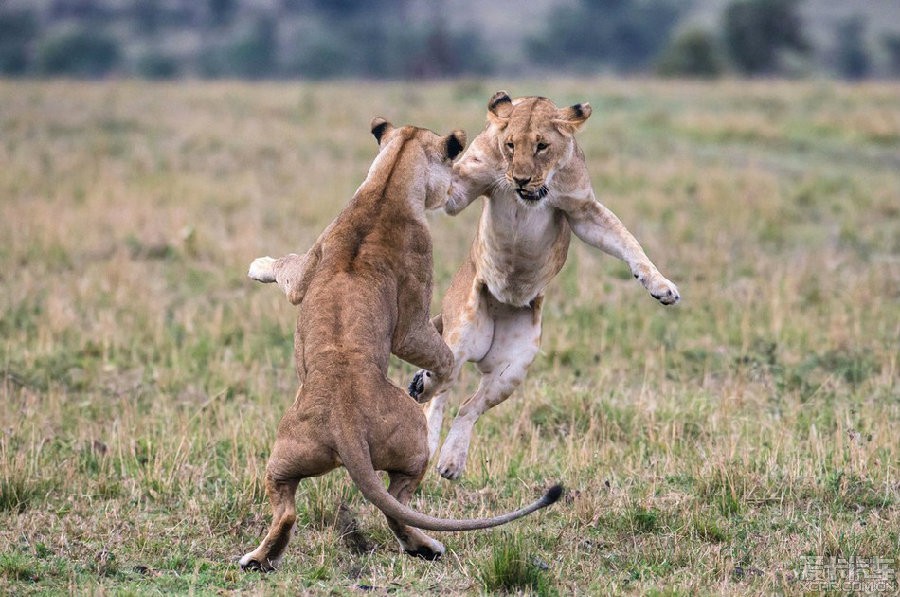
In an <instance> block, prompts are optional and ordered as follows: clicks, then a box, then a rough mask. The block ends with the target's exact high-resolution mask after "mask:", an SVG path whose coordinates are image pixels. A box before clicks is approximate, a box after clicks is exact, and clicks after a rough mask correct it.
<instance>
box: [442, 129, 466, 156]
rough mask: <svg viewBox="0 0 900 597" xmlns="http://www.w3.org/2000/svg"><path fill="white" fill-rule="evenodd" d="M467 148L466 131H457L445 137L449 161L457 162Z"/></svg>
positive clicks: (445, 150)
mask: <svg viewBox="0 0 900 597" xmlns="http://www.w3.org/2000/svg"><path fill="white" fill-rule="evenodd" d="M465 146H466V131H463V130H455V131H453V132H452V133H450V134H449V135H447V136H446V137H444V153H445V154H446V156H447V159H449V160H455V159H456V156H458V155H459V154H461V153H462V150H463V148H464V147H465Z"/></svg>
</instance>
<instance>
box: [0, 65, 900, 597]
mask: <svg viewBox="0 0 900 597" xmlns="http://www.w3.org/2000/svg"><path fill="white" fill-rule="evenodd" d="M501 87H504V88H508V89H509V91H510V92H512V93H513V95H525V94H540V95H547V96H549V97H551V98H553V99H555V100H556V101H557V102H558V103H560V104H562V103H570V102H576V101H590V102H591V104H592V105H593V107H594V115H593V117H592V118H591V120H590V121H589V122H588V123H587V126H586V130H585V131H584V132H583V133H582V134H581V136H580V139H581V143H582V146H583V148H584V149H585V152H586V154H587V158H588V162H589V169H590V172H591V175H592V180H593V182H594V187H595V189H596V191H597V195H598V197H599V198H600V199H601V201H603V202H604V203H605V204H606V205H607V206H608V207H610V208H611V209H613V210H614V211H615V212H616V213H617V214H618V215H619V216H620V217H621V219H622V220H623V221H624V222H625V224H626V225H627V226H628V227H629V229H630V230H631V231H632V232H633V233H634V234H635V236H637V237H638V239H639V240H641V242H642V244H643V246H644V248H645V250H646V252H647V253H648V255H649V256H650V257H651V259H653V260H654V261H655V262H656V264H657V265H658V266H659V268H660V270H661V271H662V272H663V274H664V275H666V276H667V277H669V278H671V279H672V280H674V281H675V282H676V283H677V284H678V285H679V288H680V290H681V293H682V296H683V300H682V303H681V304H680V305H678V306H677V307H674V308H663V307H661V306H659V305H658V304H656V302H655V301H654V300H652V299H651V298H650V297H649V296H647V295H646V293H645V292H644V291H643V289H642V288H641V287H640V285H638V284H637V283H636V282H634V280H631V279H630V278H631V276H630V274H629V272H628V269H627V267H626V266H624V265H623V264H622V263H619V262H617V261H616V260H614V259H612V258H610V257H608V256H604V255H601V254H599V253H598V252H597V251H594V250H591V249H588V248H587V247H585V246H584V245H582V244H579V243H577V242H576V243H574V244H573V247H572V249H571V250H570V255H569V263H568V264H567V266H566V268H565V269H564V270H563V272H562V273H561V274H560V276H559V278H558V279H557V280H556V281H555V282H554V283H553V285H552V286H551V287H550V288H549V290H548V293H547V294H548V299H547V302H546V303H545V304H546V305H547V306H546V308H545V321H544V339H543V354H542V355H540V356H539V357H538V359H537V360H536V362H535V364H534V366H533V367H532V369H531V372H530V376H529V378H528V379H527V380H526V382H525V383H524V384H523V386H522V387H521V388H520V390H519V391H518V392H517V394H516V395H514V396H513V398H511V399H510V400H509V401H507V402H506V403H504V404H503V405H502V406H500V407H498V408H496V409H494V410H493V411H491V412H490V413H489V414H488V415H487V416H485V417H484V418H483V419H482V421H481V422H480V423H479V427H478V428H477V430H476V431H477V435H476V440H475V443H474V445H473V451H472V453H471V454H470V458H469V467H468V471H467V473H466V475H465V477H464V478H463V479H462V480H461V481H460V482H457V483H450V482H447V481H445V480H443V479H440V478H439V477H438V475H437V474H436V473H435V472H434V471H433V470H432V471H431V472H429V475H428V476H427V477H426V480H425V482H424V483H423V485H422V488H421V490H420V491H419V493H418V495H417V496H416V497H415V498H414V499H413V505H414V507H416V508H418V509H420V510H422V511H424V512H427V513H431V514H435V515H440V516H455V517H474V516H480V515H484V514H487V513H492V512H499V511H502V510H507V509H511V508H513V507H515V506H517V505H519V504H522V503H524V502H526V501H530V500H531V499H533V498H535V497H536V496H537V495H538V494H539V493H540V491H541V490H542V488H544V487H546V486H547V485H549V484H550V483H551V482H553V481H557V480H559V481H561V482H563V483H564V484H565V485H566V486H567V488H569V492H568V494H567V496H566V497H565V499H564V500H563V501H561V502H560V503H559V504H557V505H556V506H554V507H552V508H550V509H549V510H546V511H543V512H542V513H539V514H537V515H535V516H533V517H530V518H528V519H526V520H523V521H519V522H517V523H514V524H513V525H510V526H508V527H505V528H501V529H497V530H493V531H483V532H474V533H468V534H466V533H446V534H440V535H438V537H439V539H440V540H441V541H443V542H444V543H445V544H446V545H447V547H448V553H447V554H446V556H445V557H444V558H443V559H442V560H441V561H439V562H436V563H428V562H423V561H418V560H413V559H411V558H408V557H406V556H405V555H402V554H401V553H400V552H399V550H398V547H397V545H396V543H395V541H394V539H393V536H392V535H391V534H390V532H389V530H388V529H387V526H386V525H385V523H384V520H383V517H382V516H381V514H380V513H379V512H377V511H376V510H375V509H374V508H373V507H372V506H370V505H369V504H368V503H367V502H366V501H365V500H364V499H363V498H362V497H361V495H360V494H359V492H358V491H357V490H356V489H355V488H354V487H353V486H352V483H351V482H350V481H349V478H348V477H347V475H346V473H345V472H343V471H336V472H334V473H332V474H330V475H328V476H325V477H322V478H319V479H315V480H310V481H305V482H304V483H303V484H302V485H301V490H300V492H299V495H298V512H299V517H300V525H299V527H298V531H297V533H296V534H295V538H294V540H293V542H292V543H291V545H290V547H289V548H288V552H287V555H286V558H285V561H284V565H283V568H282V569H281V570H280V571H278V572H277V573H274V574H269V575H260V574H258V573H246V574H245V573H242V572H240V570H239V569H238V567H237V565H236V563H235V557H236V556H239V555H240V554H242V553H244V552H245V551H247V550H249V549H251V548H253V547H255V545H256V544H257V543H258V541H259V539H260V537H261V535H262V533H263V532H264V529H265V528H266V525H267V524H268V521H269V516H270V513H269V510H268V504H267V502H266V499H265V496H264V495H263V491H262V485H261V477H262V474H263V471H264V467H265V462H266V459H267V457H268V453H269V449H270V447H271V444H272V441H273V438H274V433H275V427H276V425H277V422H278V419H279V418H280V416H281V414H282V412H283V411H284V409H285V408H286V407H287V406H288V405H289V403H290V402H291V400H292V399H293V392H294V391H295V376H294V373H293V370H292V360H291V350H292V339H291V334H292V330H293V324H294V322H293V318H294V311H293V308H292V307H291V306H290V305H289V304H288V303H287V301H285V299H284V297H283V296H282V295H281V294H280V293H279V292H278V291H277V290H275V289H274V288H273V287H264V286H261V285H258V284H254V283H251V282H250V281H249V280H248V279H247V278H246V277H245V272H246V267H247V265H248V264H249V262H250V261H251V260H252V259H253V258H255V257H257V256H260V255H265V254H270V255H280V254H283V253H286V252H290V251H298V250H305V249H306V247H308V246H309V245H310V244H311V242H312V241H313V239H314V238H315V237H316V236H317V235H318V233H319V231H321V229H322V228H323V227H324V226H325V225H326V224H327V223H328V222H329V221H330V219H331V218H332V217H333V216H334V215H335V214H336V213H337V212H338V211H339V210H340V209H341V208H342V207H343V205H344V204H345V203H346V201H347V200H348V199H349V197H350V196H351V195H352V193H353V191H354V190H355V188H356V187H357V186H358V184H359V183H360V182H361V181H362V179H363V177H364V176H365V172H366V169H367V167H368V163H369V162H370V160H371V159H372V157H373V155H374V152H375V142H374V140H373V139H372V138H371V136H370V135H369V132H368V122H369V120H370V118H371V117H372V116H374V115H376V114H381V115H384V116H387V117H389V118H390V119H391V120H393V121H394V122H395V123H398V124H399V123H414V124H418V125H422V126H427V127H429V128H432V129H434V130H437V131H439V132H447V131H449V130H451V129H453V128H456V127H462V128H464V129H466V130H467V131H468V133H469V135H470V138H471V137H473V136H474V135H475V134H476V133H477V132H478V131H479V130H480V128H481V125H482V122H483V119H484V106H485V103H486V101H487V99H488V97H489V96H490V95H491V93H492V92H493V91H494V90H495V89H496V88H501ZM479 210H480V207H478V206H473V207H472V208H470V209H469V210H467V212H464V213H463V214H462V215H461V216H459V217H457V218H449V217H447V216H444V215H435V216H434V217H433V218H431V222H432V226H433V233H434V237H435V245H436V248H435V253H436V254H435V267H436V280H437V284H436V288H437V292H438V293H440V292H443V290H444V289H446V287H447V284H448V282H449V278H450V276H451V274H452V272H453V271H454V270H455V268H456V267H457V265H458V264H459V262H460V260H461V259H462V257H463V255H464V254H465V252H466V251H467V246H468V243H469V241H470V239H471V237H472V232H473V229H474V224H475V221H476V218H477V212H478V211H479ZM0 289H2V292H0V317H2V319H0V405H2V408H0V593H13V594H27V593H57V592H78V593H81V592H92V593H114V594H121V593H124V594H129V593H133V594H161V593H168V592H176V593H189V592H190V593H197V594H204V593H205V594H209V593H220V592H230V591H242V592H248V593H282V592H283V593H287V594H296V593H303V592H310V593H314V594H317V593H335V594H355V593H362V592H369V591H371V592H374V593H375V594H385V593H395V594H420V593H429V592H433V593H438V592H440V593H447V594H456V593H475V594H478V593H489V592H494V591H502V590H508V591H511V592H516V591H523V592H534V593H538V594H555V593H559V594H583V595H589V594H591V595H592V594H604V593H612V594H619V593H632V594H650V593H657V594H684V595H693V594H732V593H733V594H745V593H747V594H771V593H781V592H783V593H789V594H797V593H804V592H806V591H808V590H812V591H816V590H817V589H823V588H824V589H829V588H830V589H832V590H834V591H835V593H840V592H843V591H840V590H839V588H838V587H837V586H836V585H835V584H834V583H832V584H830V585H829V584H827V583H826V584H822V583H820V584H818V585H816V584H814V583H815V581H816V580H817V579H818V580H820V581H821V580H822V579H825V578H826V577H825V576H824V574H823V573H818V576H817V575H816V573H814V572H811V570H810V569H809V568H807V569H806V570H804V566H805V563H809V562H810V561H811V560H810V559H809V558H810V557H813V556H820V557H825V558H847V559H848V560H849V559H850V558H854V557H855V558H867V559H866V560H863V561H864V562H872V561H873V560H872V558H881V560H878V561H879V562H881V565H882V566H883V567H885V566H888V567H889V566H893V569H894V570H895V571H896V570H897V568H898V567H900V561H898V560H900V465H898V463H900V441H898V439H897V437H898V436H897V432H898V429H900V381H898V380H900V362H898V346H900V87H898V86H897V85H877V84H872V85H865V86H859V87H851V86H842V85H836V84H831V83H790V84H789V83H774V82H760V83H754V84H744V83H736V82H724V83H717V84H687V83H656V82H620V81H606V80H599V81H588V82H552V83H548V82H543V83H535V82H524V81H523V82H517V83H510V82H502V83H493V82H490V83H474V82H460V83H444V84H435V85H401V84H391V85H387V84H384V85H382V84H372V83H365V84H361V83H346V84H329V85H301V84H255V85H250V84H246V85H244V84H205V83H203V84H201V83H188V84H183V85H166V84H143V83H97V84H78V83H63V82H60V83H10V82H0ZM396 365H397V366H396V367H393V368H392V372H391V375H392V378H394V379H395V380H396V381H397V382H398V383H405V382H406V380H407V379H408V376H409V374H410V372H411V368H409V367H408V366H405V365H402V364H400V363H396ZM474 381H475V375H474V374H473V373H472V371H467V373H464V376H463V379H462V381H461V385H460V387H459V389H458V392H457V397H458V398H462V397H463V396H464V395H465V393H466V392H468V391H471V390H472V389H473V383H474ZM341 504H343V506H342V507H341ZM825 561H827V562H832V561H835V560H825ZM837 561H839V560H837ZM809 581H813V584H809ZM887 586H888V587H889V588H890V590H891V591H892V592H896V591H897V582H896V580H889V581H888V585H887Z"/></svg>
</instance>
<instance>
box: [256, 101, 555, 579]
mask: <svg viewBox="0 0 900 597" xmlns="http://www.w3.org/2000/svg"><path fill="white" fill-rule="evenodd" d="M372 134H373V135H375V138H376V139H377V140H378V145H379V152H378V156H377V157H376V158H375V160H374V162H373V163H372V166H371V167H370V168H369V173H368V176H367V177H366V180H365V181H364V182H363V183H362V185H361V186H360V187H359V189H358V190H357V191H356V194H355V195H354V196H353V199H351V201H350V203H349V205H348V206H347V207H346V208H345V209H344V210H343V211H342V212H341V213H340V215H338V217H337V218H336V219H335V220H334V222H332V223H331V225H330V226H329V227H328V228H326V229H325V231H324V232H323V233H322V235H321V236H320V237H319V239H318V240H317V241H316V242H315V244H314V245H313V247H312V248H311V249H310V250H309V251H308V252H307V253H306V254H305V255H303V256H302V257H301V256H298V255H288V256H286V257H283V258H281V259H277V260H276V259H272V258H269V257H262V258H260V259H257V260H255V261H254V262H253V263H252V264H251V266H250V272H249V276H250V277H251V278H253V279H256V280H259V281H261V282H277V283H278V285H279V286H280V287H281V288H282V290H283V291H284V292H285V294H286V295H287V296H288V298H289V299H290V301H291V302H292V303H294V304H296V305H298V306H299V309H298V314H297V328H296V333H295V336H294V344H295V359H296V367H297V375H298V377H299V378H300V388H299V389H298V390H297V397H296V399H295V400H294V404H293V405H292V406H291V407H290V408H289V409H288V411H287V412H286V413H285V415H284V417H283V418H282V420H281V423H280V424H279V426H278V433H277V436H276V440H275V446H274V448H273V450H272V455H271V457H270V459H269V462H268V465H267V466H266V479H265V485H266V493H267V494H268V496H269V499H270V501H271V503H272V510H273V517H272V524H271V527H270V528H269V532H268V534H267V535H266V536H265V538H264V539H263V541H262V543H261V544H260V546H259V547H258V548H256V550H254V551H252V552H250V553H248V554H246V555H244V556H243V557H242V558H241V560H240V564H241V567H242V568H253V569H260V570H271V569H273V568H275V567H276V566H277V565H278V563H279V561H280V560H281V558H282V556H283V554H284V549H285V547H286V546H287V543H288V541H289V539H290V536H291V530H292V529H293V527H294V523H295V522H296V520H297V516H296V510H295V503H294V500H295V494H296V491H297V485H298V482H299V481H300V480H301V479H303V478H305V477H315V476H318V475H322V474H325V473H327V472H328V471H330V470H332V469H334V468H336V467H338V466H341V465H343V466H344V467H345V468H346V469H347V472H348V473H350V477H351V478H352V479H353V481H354V482H355V483H356V485H357V486H359V489H360V491H361V492H362V494H363V495H364V496H365V497H366V498H367V499H368V500H369V501H370V502H372V503H373V504H375V506H377V507H378V508H379V509H380V510H381V511H382V512H384V514H385V516H386V517H387V522H388V525H389V526H390V527H391V530H392V531H393V532H394V534H395V535H396V536H397V540H398V541H399V542H400V545H401V547H402V548H403V549H404V550H406V552H407V553H408V554H410V555H413V556H418V557H422V558H425V559H435V558H437V557H439V556H440V555H441V554H442V553H443V552H444V546H443V545H441V543H440V542H438V541H436V540H434V539H432V538H431V537H429V536H428V535H426V534H425V533H423V532H422V531H420V530H419V529H420V528H421V529H429V530H437V531H462V530H471V529H479V528H487V527H491V526H496V525H499V524H503V523H506V522H509V521H511V520H515V519H516V518H520V517H522V516H525V515H526V514H529V513H531V512H534V511H535V510H538V509H540V508H543V507H545V506H547V505H549V504H551V503H553V502H554V501H556V500H557V499H558V498H559V496H560V494H561V493H562V488H561V487H559V486H555V487H553V488H551V489H550V491H548V492H547V493H546V494H545V495H544V496H543V497H542V498H541V499H539V500H537V501H535V502H533V503H532V504H530V505H529V506H527V507H525V508H523V509H521V510H517V511H516V512H512V513H509V514H505V515H503V516H497V517H493V518H485V519H474V520H452V519H442V518H434V517H432V516H426V515H424V514H420V513H419V512H416V511H414V510H412V509H411V508H409V507H408V506H406V503H407V502H408V501H409V499H410V497H411V496H412V494H413V492H414V491H415V489H416V487H417V486H418V485H419V482H420V481H421V480H422V477H423V476H424V474H425V470H426V467H427V465H428V458H429V453H428V443H427V432H426V426H425V415H424V414H423V412H422V409H421V407H420V406H419V405H418V404H417V403H416V401H415V400H413V399H412V398H411V397H410V396H409V395H408V394H407V393H406V392H405V391H403V390H401V389H400V388H398V387H396V386H394V385H393V384H391V382H390V381H389V380H388V378H387V367H388V358H389V356H390V354H391V353H394V354H395V355H397V356H398V357H400V358H401V359H403V360H405V361H408V362H410V363H413V364H414V365H416V366H418V367H424V368H427V369H429V370H430V371H432V372H434V376H433V377H432V381H433V382H434V384H435V387H437V388H440V386H441V385H442V383H443V380H445V379H446V378H447V376H448V375H449V373H450V371H451V369H452V367H453V355H452V354H451V353H450V350H449V349H448V348H447V346H446V344H444V342H443V340H441V336H440V334H439V333H438V331H437V330H436V329H435V327H434V326H433V325H432V324H431V322H430V321H429V318H428V309H429V303H430V301H431V286H432V281H431V276H432V244H431V237H430V235H429V231H428V225H427V222H426V221H425V210H426V209H434V208H437V207H441V206H442V205H443V204H444V201H445V200H446V198H447V191H448V188H449V185H450V176H451V168H452V163H453V160H454V159H455V158H456V157H457V156H458V155H459V154H460V152H461V151H462V149H463V147H464V146H465V142H466V137H465V133H464V132H463V131H454V132H453V133H451V134H449V135H447V136H446V137H440V136H438V135H436V134H434V133H432V132H431V131H428V130H425V129H420V128H416V127H412V126H405V127H402V128H394V127H393V126H391V124H390V123H388V122H387V121H385V120H383V119H380V118H376V119H374V120H373V121H372ZM376 470H383V471H387V473H388V477H389V479H390V486H389V487H388V488H387V489H385V487H384V484H383V482H382V481H381V478H380V477H379V476H378V475H377V473H376V472H375V471H376Z"/></svg>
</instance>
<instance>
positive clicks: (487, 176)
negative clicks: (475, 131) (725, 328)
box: [410, 91, 680, 479]
mask: <svg viewBox="0 0 900 597" xmlns="http://www.w3.org/2000/svg"><path fill="white" fill-rule="evenodd" d="M590 115H591V107H590V105H589V104H576V105H574V106H571V107H568V108H562V109H560V108H557V107H556V106H555V105H554V104H553V102H551V101H550V100H548V99H546V98H542V97H524V98H519V99H516V100H512V99H511V98H510V97H509V95H508V94H507V93H506V92H505V91H498V92H497V93H495V94H494V96H493V97H492V98H491V100H490V102H489V103H488V113H487V123H486V125H485V129H484V131H482V132H481V134H479V135H478V136H477V137H476V138H475V140H474V141H473V142H472V144H471V145H470V146H469V148H468V149H467V150H466V151H465V153H464V154H463V155H462V157H461V158H460V159H459V160H458V161H457V162H456V164H454V166H453V180H452V183H451V187H450V197H449V199H448V200H447V203H446V204H445V206H444V210H445V211H446V212H447V213H449V214H451V215H455V214H457V213H459V212H460V211H462V210H463V209H465V208H466V207H467V206H468V205H469V204H470V203H472V201H474V200H475V199H476V198H477V197H479V196H480V195H484V196H485V201H484V209H483V210H482V212H481V220H480V222H479V224H478V231H477V233H476V237H475V241H474V242H473V244H472V248H471V251H470V253H469V257H468V259H466V261H465V262H464V263H463V264H462V266H461V267H460V268H459V270H458V271H457V272H456V276H455V277H454V278H453V281H452V282H451V284H450V288H449V290H448V291H447V294H446V296H445V297H444V300H443V304H442V308H441V314H440V315H439V316H437V317H435V319H434V323H435V325H436V326H437V328H438V329H441V330H442V335H443V338H444V340H445V341H446V342H447V345H448V346H449V347H450V350H451V351H453V357H454V365H453V370H452V372H451V374H450V380H449V382H447V383H436V381H435V380H432V379H431V378H430V377H429V373H428V372H425V371H419V372H418V373H417V374H416V376H415V377H414V378H413V381H412V383H411V384H410V393H411V394H412V395H413V396H421V397H422V399H423V400H422V401H427V400H428V399H429V398H430V397H431V395H434V398H433V399H432V400H431V402H429V404H428V406H427V417H428V447H429V451H430V453H431V454H434V452H435V451H436V450H437V447H438V443H439V441H440V432H441V420H442V418H443V414H444V406H445V404H446V402H447V389H449V383H452V382H453V381H454V380H455V379H456V378H457V377H458V375H459V371H460V368H461V367H462V365H463V363H465V362H466V361H474V362H476V363H477V366H478V369H479V370H480V371H481V373H482V378H481V383H480V385H479V386H478V390H477V391H476V392H475V394H474V395H472V396H471V397H470V398H469V399H468V400H466V401H465V402H464V403H463V404H462V406H461V408H460V410H459V413H458V414H457V416H456V419H455V420H454V421H453V424H452V426H451V427H450V432H449V434H448V435H447V439H446V441H445V442H444V446H443V448H442V449H441V455H440V458H439V459H438V464H437V468H438V472H439V473H440V474H441V475H442V476H443V477H446V478H448V479H456V478H458V477H459V476H460V475H461V474H462V472H463V468H464V467H465V464H466V456H467V453H468V450H469V442H470V440H471V437H472V429H473V427H474V426H475V422H476V421H477V420H478V417H479V416H480V415H481V414H483V413H484V412H485V411H487V410H488V409H489V408H491V407H493V406H496V405H497V404H500V403H501V402H503V401H504V400H506V398H508V397H509V395H510V394H512V392H513V390H515V388H516V387H517V386H518V385H519V384H520V383H521V382H522V379H523V378H524V377H525V372H526V371H527V370H528V366H529V365H530V364H531V361H532V360H533V359H534V357H535V355H536V354H537V352H538V349H539V346H540V339H541V303H542V301H543V298H544V297H543V292H544V288H545V287H546V286H547V284H548V283H549V282H550V280H552V279H553V277H554V276H556V274H557V273H558V272H559V270H560V269H561V268H562V266H563V265H564V264H565V262H566V253H567V251H568V248H569V240H570V237H571V232H574V233H575V236H577V237H578V238H580V239H581V240H583V241H584V242H586V243H588V244H589V245H592V246H594V247H597V248H598V249H600V250H602V251H604V252H606V253H609V254H610V255H612V256H614V257H617V258H619V259H621V260H622V261H624V262H625V263H627V264H628V266H629V267H630V268H631V272H632V273H633V274H634V277H635V278H637V279H638V280H639V281H640V282H641V284H643V285H644V287H645V288H646V289H647V290H648V291H650V294H651V295H652V296H653V297H654V298H655V299H657V300H659V302H661V303H662V304H664V305H672V304H674V303H677V302H678V300H679V298H680V297H679V294H678V289H677V288H676V287H675V285H674V284H673V283H672V282H670V281H669V280H667V279H666V278H664V277H663V276H662V274H660V273H659V271H658V270H657V269H656V266H655V265H653V263H652V262H651V261H650V259H648V258H647V256H646V255H645V254H644V251H643V249H641V245H640V244H638V242H637V240H635V238H634V237H633V236H632V235H631V234H630V233H629V232H628V230H626V229H625V226H623V225H622V222H620V221H619V219H618V218H617V217H616V216H615V214H613V213H612V212H611V211H610V210H608V209H607V208H605V207H603V206H602V205H601V204H600V203H599V202H598V201H597V200H596V199H595V197H594V192H593V190H592V188H591V182H590V180H589V178H588V173H587V168H586V167H585V163H584V154H583V153H582V151H581V149H580V148H579V147H578V144H577V143H576V141H575V137H574V135H575V133H576V132H577V131H578V130H579V129H580V128H581V126H582V125H583V124H584V122H585V121H586V120H587V119H588V117H589V116H590ZM442 375H443V374H442Z"/></svg>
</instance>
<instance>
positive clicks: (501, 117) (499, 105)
mask: <svg viewBox="0 0 900 597" xmlns="http://www.w3.org/2000/svg"><path fill="white" fill-rule="evenodd" d="M512 110H513V103H512V98H511V97H509V94H508V93H507V92H505V91H498V92H497V93H495V94H494V95H493V96H492V97H491V99H490V101H488V118H489V119H490V120H491V122H493V123H494V124H498V125H500V126H506V125H507V123H508V122H509V115H510V114H512Z"/></svg>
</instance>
